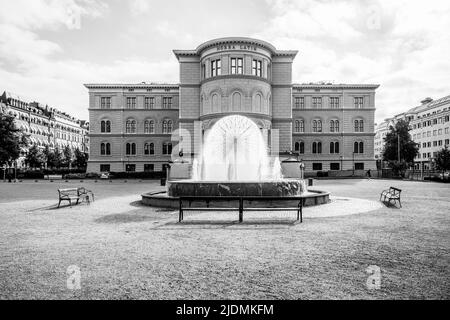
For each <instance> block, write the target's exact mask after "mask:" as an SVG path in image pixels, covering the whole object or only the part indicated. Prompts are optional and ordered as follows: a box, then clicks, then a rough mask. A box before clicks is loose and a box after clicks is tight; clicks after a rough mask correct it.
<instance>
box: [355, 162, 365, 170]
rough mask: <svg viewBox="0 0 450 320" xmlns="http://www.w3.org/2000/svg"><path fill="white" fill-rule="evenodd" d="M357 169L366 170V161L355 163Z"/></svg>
mask: <svg viewBox="0 0 450 320" xmlns="http://www.w3.org/2000/svg"><path fill="white" fill-rule="evenodd" d="M355 170H364V162H357V163H355Z"/></svg>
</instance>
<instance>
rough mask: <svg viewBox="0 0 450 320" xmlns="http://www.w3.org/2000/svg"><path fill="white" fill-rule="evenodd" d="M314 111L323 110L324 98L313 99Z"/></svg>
mask: <svg viewBox="0 0 450 320" xmlns="http://www.w3.org/2000/svg"><path fill="white" fill-rule="evenodd" d="M313 109H322V97H313Z"/></svg>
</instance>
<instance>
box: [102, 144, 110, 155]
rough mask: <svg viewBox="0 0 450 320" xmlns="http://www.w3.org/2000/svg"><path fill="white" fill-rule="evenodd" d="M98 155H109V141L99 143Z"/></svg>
mask: <svg viewBox="0 0 450 320" xmlns="http://www.w3.org/2000/svg"><path fill="white" fill-rule="evenodd" d="M100 155H102V156H109V155H111V145H110V144H109V143H102V144H100Z"/></svg>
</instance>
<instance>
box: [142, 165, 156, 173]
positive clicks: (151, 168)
mask: <svg viewBox="0 0 450 320" xmlns="http://www.w3.org/2000/svg"><path fill="white" fill-rule="evenodd" d="M153 171H155V165H154V164H153V163H150V164H148V163H146V164H144V172H153Z"/></svg>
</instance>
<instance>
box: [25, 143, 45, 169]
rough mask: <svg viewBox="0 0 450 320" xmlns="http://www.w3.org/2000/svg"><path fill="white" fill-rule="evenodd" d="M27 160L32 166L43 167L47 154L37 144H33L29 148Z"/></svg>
mask: <svg viewBox="0 0 450 320" xmlns="http://www.w3.org/2000/svg"><path fill="white" fill-rule="evenodd" d="M25 162H26V164H27V165H28V166H29V167H31V168H41V167H42V165H43V164H44V163H45V155H44V154H43V153H42V151H41V150H40V149H39V148H38V147H37V146H32V147H31V148H30V149H29V150H28V153H27V155H26V157H25Z"/></svg>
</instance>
